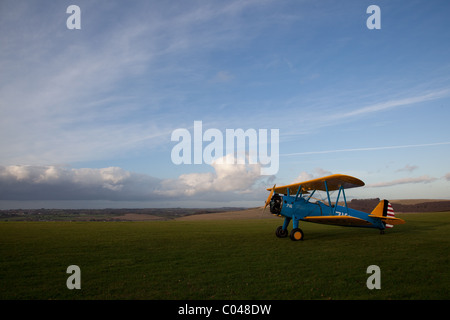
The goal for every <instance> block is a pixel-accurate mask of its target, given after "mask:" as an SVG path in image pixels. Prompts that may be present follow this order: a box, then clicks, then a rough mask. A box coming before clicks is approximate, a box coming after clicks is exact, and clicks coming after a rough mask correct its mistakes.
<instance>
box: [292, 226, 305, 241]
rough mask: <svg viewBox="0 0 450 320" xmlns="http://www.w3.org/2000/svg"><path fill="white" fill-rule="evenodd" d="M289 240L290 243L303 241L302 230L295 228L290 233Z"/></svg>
mask: <svg viewBox="0 0 450 320" xmlns="http://www.w3.org/2000/svg"><path fill="white" fill-rule="evenodd" d="M289 238H291V240H292V241H299V240H303V231H302V229H299V228H295V229H293V230H292V231H291V233H290V234H289Z"/></svg>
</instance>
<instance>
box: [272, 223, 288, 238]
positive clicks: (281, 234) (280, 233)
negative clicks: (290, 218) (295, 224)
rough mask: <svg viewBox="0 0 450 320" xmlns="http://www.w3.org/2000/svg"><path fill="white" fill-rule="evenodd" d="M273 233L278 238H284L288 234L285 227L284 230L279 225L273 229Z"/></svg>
mask: <svg viewBox="0 0 450 320" xmlns="http://www.w3.org/2000/svg"><path fill="white" fill-rule="evenodd" d="M275 234H276V236H277V237H278V238H286V237H287V235H288V231H287V229H286V230H283V227H282V226H279V227H278V228H277V230H276V231H275Z"/></svg>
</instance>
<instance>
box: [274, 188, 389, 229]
mask: <svg viewBox="0 0 450 320" xmlns="http://www.w3.org/2000/svg"><path fill="white" fill-rule="evenodd" d="M280 197H281V196H280ZM273 201H274V200H272V201H271V206H270V211H271V212H272V213H273V214H275V215H278V216H284V217H286V218H288V219H294V221H295V220H300V221H306V222H316V223H324V224H333V225H340V226H350V227H364V228H377V229H380V230H383V229H384V228H385V225H384V224H383V223H382V221H381V220H380V219H375V218H371V217H369V214H368V213H366V212H362V211H358V210H354V209H351V208H348V207H347V206H340V205H331V206H329V205H327V204H325V203H324V202H322V201H317V202H310V201H307V200H306V199H304V198H303V197H295V196H287V195H283V196H282V197H281V201H280V202H279V204H278V206H279V207H277V206H276V204H275V203H274V202H273ZM334 216H349V217H354V218H358V219H361V220H364V221H356V219H354V220H355V221H351V222H349V221H346V220H345V219H342V220H339V219H329V220H326V219H323V220H316V221H312V220H313V219H311V220H308V218H309V217H323V218H325V217H334Z"/></svg>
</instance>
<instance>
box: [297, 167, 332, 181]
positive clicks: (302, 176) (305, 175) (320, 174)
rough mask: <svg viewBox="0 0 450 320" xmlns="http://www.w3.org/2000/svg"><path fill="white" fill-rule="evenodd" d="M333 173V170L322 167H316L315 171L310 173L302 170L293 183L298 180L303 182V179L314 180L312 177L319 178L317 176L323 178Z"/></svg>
mask: <svg viewBox="0 0 450 320" xmlns="http://www.w3.org/2000/svg"><path fill="white" fill-rule="evenodd" d="M332 174H333V173H332V172H331V171H328V170H325V169H322V168H315V169H314V172H313V173H309V172H306V171H302V172H301V173H300V174H299V175H298V177H297V178H295V180H294V181H292V183H296V182H303V181H308V180H312V179H317V178H322V177H325V176H329V175H332Z"/></svg>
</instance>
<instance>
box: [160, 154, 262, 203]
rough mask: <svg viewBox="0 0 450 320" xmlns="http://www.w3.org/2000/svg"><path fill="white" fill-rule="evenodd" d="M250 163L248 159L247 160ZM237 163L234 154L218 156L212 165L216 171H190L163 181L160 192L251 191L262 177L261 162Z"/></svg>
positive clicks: (184, 193)
mask: <svg viewBox="0 0 450 320" xmlns="http://www.w3.org/2000/svg"><path fill="white" fill-rule="evenodd" d="M247 163H248V161H247ZM247 163H246V164H237V163H236V159H234V156H233V155H227V156H225V157H223V158H218V159H216V160H215V161H213V163H212V164H211V166H212V167H213V168H214V173H212V172H206V173H189V174H183V175H180V177H179V178H178V179H170V180H164V181H162V182H161V186H162V188H161V190H158V193H160V194H168V195H174V196H175V195H178V196H182V195H187V196H193V195H197V194H201V193H208V194H210V193H227V192H239V193H249V192H251V191H252V187H253V186H254V184H255V183H256V182H257V181H258V180H260V179H261V178H262V176H261V175H260V171H261V167H260V165H259V164H247Z"/></svg>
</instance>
